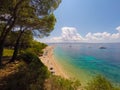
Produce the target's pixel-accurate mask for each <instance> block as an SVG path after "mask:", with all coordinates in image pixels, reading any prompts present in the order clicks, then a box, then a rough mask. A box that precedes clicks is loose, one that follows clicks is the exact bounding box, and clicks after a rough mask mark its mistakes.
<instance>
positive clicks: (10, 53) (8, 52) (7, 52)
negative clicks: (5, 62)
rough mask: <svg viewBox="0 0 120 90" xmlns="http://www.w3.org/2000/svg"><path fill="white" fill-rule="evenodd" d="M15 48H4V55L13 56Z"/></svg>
mask: <svg viewBox="0 0 120 90" xmlns="http://www.w3.org/2000/svg"><path fill="white" fill-rule="evenodd" d="M12 55H13V50H12V49H4V51H3V56H12Z"/></svg>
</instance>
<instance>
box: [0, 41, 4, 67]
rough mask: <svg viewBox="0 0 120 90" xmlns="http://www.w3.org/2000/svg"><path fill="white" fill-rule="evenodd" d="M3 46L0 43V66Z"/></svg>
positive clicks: (0, 64)
mask: <svg viewBox="0 0 120 90" xmlns="http://www.w3.org/2000/svg"><path fill="white" fill-rule="evenodd" d="M3 47H4V44H3V43H0V66H2V55H3Z"/></svg>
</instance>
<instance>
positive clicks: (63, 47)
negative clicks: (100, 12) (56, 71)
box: [54, 43, 120, 83]
mask: <svg viewBox="0 0 120 90" xmlns="http://www.w3.org/2000/svg"><path fill="white" fill-rule="evenodd" d="M54 45H55V46H56V48H55V49H54V55H55V57H56V58H57V60H58V62H59V63H60V64H61V65H62V66H63V69H64V70H66V71H67V72H68V75H71V76H72V77H74V78H76V79H79V80H80V81H81V82H87V81H88V80H90V79H91V78H92V77H94V76H96V75H98V74H101V75H103V76H105V77H106V78H108V79H109V80H110V81H112V82H113V83H120V44H90V43H89V44H88V43H87V44H54ZM101 46H102V47H106V49H100V47H101Z"/></svg>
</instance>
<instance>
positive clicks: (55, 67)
mask: <svg viewBox="0 0 120 90" xmlns="http://www.w3.org/2000/svg"><path fill="white" fill-rule="evenodd" d="M53 50H54V47H53V46H48V47H46V48H45V49H44V54H43V56H41V57H40V59H41V61H42V62H43V63H44V64H45V65H46V66H47V67H48V69H49V71H50V72H51V73H52V74H54V75H58V76H61V77H64V78H69V77H68V76H67V75H66V74H65V72H64V70H62V68H61V66H60V65H59V64H58V63H57V61H56V60H55V57H54V54H53Z"/></svg>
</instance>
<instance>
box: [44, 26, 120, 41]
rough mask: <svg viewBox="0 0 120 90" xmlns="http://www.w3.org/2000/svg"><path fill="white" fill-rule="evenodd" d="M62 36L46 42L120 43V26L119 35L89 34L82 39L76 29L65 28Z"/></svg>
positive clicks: (119, 28)
mask: <svg viewBox="0 0 120 90" xmlns="http://www.w3.org/2000/svg"><path fill="white" fill-rule="evenodd" d="M61 30H62V33H61V36H58V37H53V38H51V39H50V40H47V41H46V42H114V41H118V42H120V26H118V27H117V28H116V30H118V33H113V34H111V33H108V32H97V33H91V32H89V33H87V34H86V35H85V36H84V37H82V36H81V35H80V34H79V33H78V32H77V29H76V28H75V27H63V28H62V29H61Z"/></svg>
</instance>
